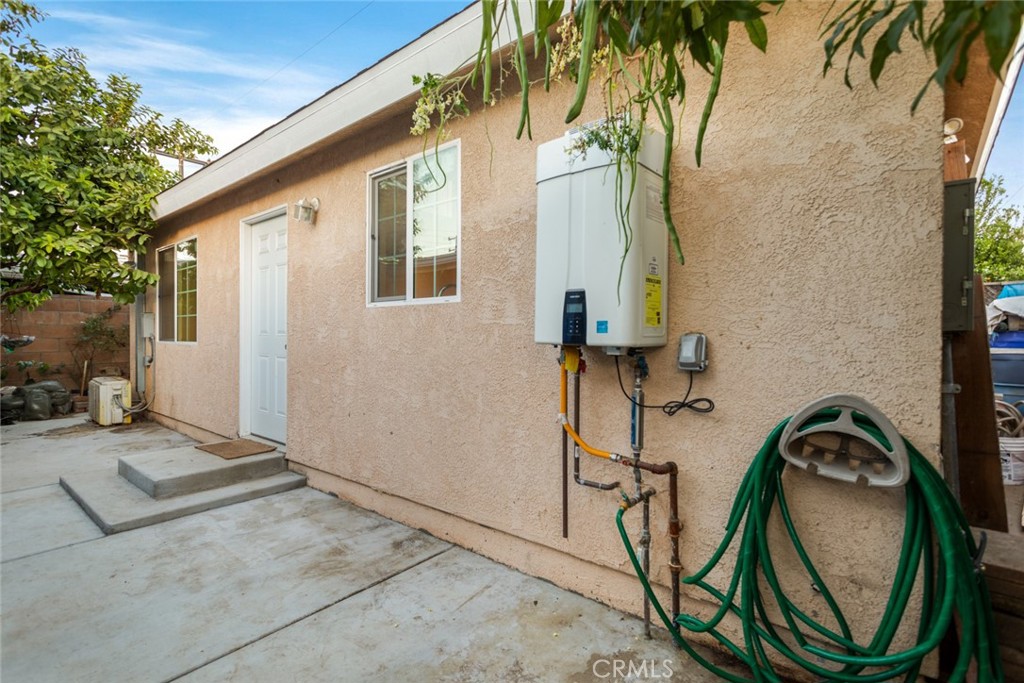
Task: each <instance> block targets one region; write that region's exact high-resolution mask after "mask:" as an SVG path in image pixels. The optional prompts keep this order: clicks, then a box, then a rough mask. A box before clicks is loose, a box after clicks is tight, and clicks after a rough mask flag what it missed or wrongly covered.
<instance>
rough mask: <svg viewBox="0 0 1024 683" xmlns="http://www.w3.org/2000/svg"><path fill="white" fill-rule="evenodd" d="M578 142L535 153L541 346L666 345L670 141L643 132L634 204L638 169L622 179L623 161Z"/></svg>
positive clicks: (563, 141) (537, 334)
mask: <svg viewBox="0 0 1024 683" xmlns="http://www.w3.org/2000/svg"><path fill="white" fill-rule="evenodd" d="M573 136H574V133H573V132H570V133H568V134H566V135H565V136H564V137H562V138H560V139H558V140H553V141H551V142H547V143H545V144H542V145H540V146H539V147H538V148H537V276H536V293H535V296H536V300H535V304H536V308H535V314H536V318H535V321H534V341H536V342H537V343H539V344H555V345H563V344H564V345H588V346H598V347H605V348H606V350H610V349H612V348H619V349H621V348H634V347H636V348H639V347H650V346H664V345H665V344H666V343H667V342H668V335H667V325H666V321H665V317H666V313H667V310H668V308H667V304H668V301H667V299H668V234H667V231H666V229H665V221H664V218H663V215H662V208H661V168H662V159H663V158H664V141H665V138H664V136H663V135H661V134H660V133H656V132H652V131H647V132H646V133H645V134H644V137H643V143H642V146H641V148H640V153H639V158H638V162H637V167H636V178H635V180H636V184H635V188H634V191H633V196H632V198H630V195H629V191H630V186H631V185H632V184H633V178H632V177H631V172H630V170H629V169H628V168H623V169H622V178H621V179H619V178H617V169H616V164H615V160H614V159H613V158H612V157H611V156H610V155H609V154H608V153H607V152H603V151H601V150H600V149H597V148H596V147H595V148H591V149H589V150H587V153H586V154H585V155H581V154H579V153H574V152H570V151H568V150H569V148H570V146H571V145H572V144H573V140H574V137H573ZM624 216H625V217H628V220H623V217H624ZM627 244H628V246H629V249H628V251H627V250H626V247H627ZM624 253H625V258H623V254H624ZM620 268H621V271H620ZM620 272H621V278H620Z"/></svg>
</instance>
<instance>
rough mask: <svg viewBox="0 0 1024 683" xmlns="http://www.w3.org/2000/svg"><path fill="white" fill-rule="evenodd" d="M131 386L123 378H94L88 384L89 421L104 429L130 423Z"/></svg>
mask: <svg viewBox="0 0 1024 683" xmlns="http://www.w3.org/2000/svg"><path fill="white" fill-rule="evenodd" d="M131 404H132V390H131V384H130V383H129V382H128V380H126V379H125V378H124V377H96V378H94V379H93V380H92V381H91V382H89V419H91V420H92V421H93V422H95V423H96V424H99V425H102V426H104V427H106V426H108V425H119V424H126V423H128V422H131V419H130V417H129V415H128V412H127V411H126V410H125V408H127V407H128V406H130V405H131Z"/></svg>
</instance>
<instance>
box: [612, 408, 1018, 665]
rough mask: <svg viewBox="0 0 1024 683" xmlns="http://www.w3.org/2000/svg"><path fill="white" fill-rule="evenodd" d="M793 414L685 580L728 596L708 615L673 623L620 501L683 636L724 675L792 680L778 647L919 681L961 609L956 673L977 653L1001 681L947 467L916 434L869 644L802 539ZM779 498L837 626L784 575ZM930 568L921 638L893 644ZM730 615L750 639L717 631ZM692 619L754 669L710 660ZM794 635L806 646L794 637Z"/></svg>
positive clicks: (797, 657) (796, 659) (862, 422)
mask: <svg viewBox="0 0 1024 683" xmlns="http://www.w3.org/2000/svg"><path fill="white" fill-rule="evenodd" d="M836 412H837V411H830V410H823V411H821V412H820V413H819V414H818V416H820V417H818V418H817V419H818V420H820V421H825V420H829V421H831V420H832V419H834V417H835V415H836ZM854 420H855V422H856V423H857V425H858V426H859V427H861V428H863V429H865V430H866V431H868V433H870V434H871V435H872V436H874V437H875V438H877V439H879V441H880V442H881V443H883V444H886V445H888V443H889V442H888V440H887V439H886V437H885V436H884V435H883V434H882V433H881V431H880V430H879V429H878V428H877V427H876V426H875V425H874V423H872V422H871V421H870V420H868V419H865V418H861V417H860V416H859V415H856V416H855V417H854ZM788 422H789V420H788V419H787V420H784V421H783V422H782V423H780V424H779V425H778V426H777V427H776V428H775V429H774V430H773V431H772V433H771V434H770V435H769V437H768V439H767V441H765V443H764V445H763V446H762V447H761V450H760V451H759V452H758V454H757V457H756V458H755V459H754V462H753V463H752V464H751V466H750V469H748V470H747V473H746V475H745V476H744V477H743V481H742V483H741V484H740V489H739V493H738V494H737V496H736V500H735V501H734V502H733V506H732V511H731V513H730V515H729V521H728V524H727V526H726V533H725V537H724V538H723V539H722V542H721V543H720V544H719V546H718V548H717V549H716V550H715V552H714V554H713V555H712V557H711V559H710V560H709V561H708V563H707V564H706V565H704V566H703V567H702V568H701V569H700V570H699V571H697V572H696V573H695V574H693V575H692V576H688V577H685V578H684V579H683V580H682V582H683V583H684V584H689V585H693V586H697V587H699V588H701V589H703V590H704V591H705V592H707V593H708V594H709V595H711V596H712V597H713V598H714V599H715V600H716V601H717V602H719V603H721V607H720V608H719V609H718V610H717V612H716V613H715V614H714V616H712V617H711V618H710V619H708V620H707V621H701V620H700V619H698V618H697V617H694V616H691V615H687V614H681V615H679V617H678V618H677V619H676V620H675V621H674V622H673V620H672V619H671V618H669V616H668V615H667V614H666V613H665V610H664V609H663V608H662V606H661V604H660V603H659V602H658V599H657V597H656V596H655V595H654V592H653V591H652V590H651V586H650V583H649V582H648V581H647V578H646V577H645V576H644V573H643V572H642V571H641V569H640V564H639V562H638V561H637V557H636V553H635V552H634V551H633V546H632V543H631V542H630V540H629V536H628V534H627V533H626V530H625V528H624V526H623V522H622V515H623V513H624V512H625V510H626V506H623V507H621V508H620V509H619V511H618V514H617V515H616V518H615V521H616V525H617V526H618V529H619V535H620V536H621V537H622V542H623V543H624V544H625V546H626V552H627V553H628V554H629V559H630V561H631V562H632V564H633V569H634V570H635V571H636V573H637V576H638V577H639V578H640V582H641V584H642V585H643V588H644V591H646V593H647V595H648V596H649V597H650V599H651V602H652V604H653V605H654V608H655V611H656V612H657V613H658V616H659V617H660V618H661V620H662V622H663V623H664V624H665V626H666V628H668V630H669V631H670V632H671V634H672V638H673V639H674V640H675V642H676V644H677V645H678V646H679V647H680V648H682V649H683V650H684V651H686V652H687V654H689V655H690V656H691V657H693V658H694V659H695V660H696V661H697V662H698V663H700V664H701V665H702V666H704V667H705V668H707V669H708V670H710V671H712V672H713V673H714V674H715V675H717V676H719V677H721V678H723V679H725V680H728V681H732V682H733V683H749V682H750V681H756V682H758V683H760V682H761V681H768V682H770V683H780V682H781V681H783V680H785V679H784V675H783V674H781V673H779V672H778V671H776V669H775V667H774V665H773V664H772V662H771V661H770V660H769V656H768V653H769V651H770V650H772V651H774V652H777V653H779V654H781V655H782V656H783V657H784V658H785V659H786V660H788V661H789V662H790V663H791V664H792V665H793V666H795V667H799V668H801V669H803V670H805V671H807V672H809V673H810V674H811V675H813V676H815V677H817V678H819V679H823V680H828V681H843V682H849V683H854V682H859V683H871V682H875V681H887V680H897V679H900V678H901V677H902V680H904V681H908V682H909V681H914V680H915V679H916V677H917V675H918V671H919V669H920V667H921V662H922V660H923V658H924V657H925V655H927V654H928V653H929V652H931V651H932V650H934V649H935V648H936V647H937V646H938V645H939V642H940V641H941V640H942V638H943V636H944V635H945V634H946V631H947V629H948V628H949V625H950V623H951V621H952V619H953V615H954V613H955V614H956V615H957V616H958V618H959V627H960V652H959V655H958V657H957V661H956V664H955V666H954V668H953V671H952V674H951V675H950V678H949V681H951V682H952V683H958V682H959V681H963V680H964V676H965V674H966V673H967V670H968V667H969V666H970V664H971V661H972V660H973V661H975V662H976V663H977V674H978V680H979V681H981V682H982V683H990V682H994V683H1002V681H1003V673H1002V665H1001V662H1000V658H999V646H998V644H997V642H996V639H995V634H994V625H993V619H992V611H991V605H990V602H989V596H988V589H987V587H986V585H985V580H984V577H983V576H982V574H981V572H980V569H979V566H978V563H977V555H978V549H977V546H976V545H975V542H974V538H973V537H972V535H971V531H970V527H969V526H968V524H967V520H966V519H965V518H964V516H963V512H962V510H961V509H960V506H959V505H958V504H957V502H956V500H955V499H954V498H953V497H952V495H951V494H950V493H949V489H948V488H947V486H946V483H945V482H944V481H943V480H942V478H941V476H940V475H939V473H938V472H936V470H935V468H934V467H932V465H931V463H929V462H928V461H927V460H926V459H925V458H924V456H922V455H921V454H920V453H919V452H918V451H917V450H916V449H915V448H914V446H913V445H912V444H911V443H910V442H909V441H907V440H906V439H904V443H905V444H906V447H907V452H908V454H909V457H910V466H911V477H910V481H909V482H908V483H907V485H906V487H905V491H906V522H905V525H904V533H903V543H902V549H901V552H900V559H899V564H898V567H897V570H896V574H895V579H894V582H893V585H892V590H891V592H890V594H889V598H888V601H887V603H886V607H885V611H884V612H883V614H882V617H881V619H880V621H879V624H878V628H877V630H876V632H875V634H874V636H873V637H872V638H871V642H870V643H868V644H867V645H861V644H859V643H857V642H855V641H854V639H853V635H852V633H851V631H850V627H849V625H848V623H847V621H846V619H845V618H844V617H843V615H842V613H841V611H840V610H839V606H838V604H837V603H836V601H835V599H834V598H833V596H832V594H831V593H830V592H829V590H828V588H827V586H826V585H825V581H824V580H823V579H822V577H821V575H820V574H819V573H818V571H817V570H816V569H815V567H814V564H813V562H812V561H811V559H810V557H809V556H808V554H807V551H806V549H805V548H804V546H803V544H802V543H801V542H800V538H799V536H798V535H797V532H796V528H795V526H794V524H793V520H792V518H791V516H790V513H789V508H788V506H787V505H786V497H785V491H784V489H783V486H782V471H783V469H784V468H785V465H786V461H785V460H784V459H783V458H782V456H781V455H780V454H779V440H780V436H781V434H782V431H783V429H784V428H785V427H786V425H787V423H788ZM810 424H814V422H813V421H812V422H811V423H810ZM776 503H778V510H779V514H780V515H781V516H782V521H783V523H784V524H785V527H786V529H787V531H788V533H789V538H790V541H791V542H792V544H793V548H794V549H795V550H796V552H797V555H798V556H799V558H800V561H801V563H802V564H803V566H804V569H805V570H806V571H807V574H808V576H809V577H810V578H811V580H812V581H813V582H814V585H815V586H816V587H817V588H818V589H819V590H820V593H821V597H822V598H823V599H824V601H825V603H826V604H827V605H828V608H829V610H830V612H831V614H832V617H833V618H834V620H835V623H836V624H838V628H839V632H838V633H837V632H835V631H834V630H832V629H830V628H828V627H826V626H825V625H823V624H821V623H820V622H818V621H815V620H814V619H812V618H811V617H810V616H809V615H807V614H806V613H805V612H803V611H801V610H800V609H799V608H798V607H797V606H796V605H795V604H794V603H793V602H792V601H791V600H790V599H789V598H788V597H787V596H786V594H785V593H784V592H783V590H782V588H781V586H780V584H779V579H778V576H777V574H776V571H775V567H774V565H773V563H772V556H771V550H770V548H769V546H768V530H767V525H768V519H769V517H770V515H771V513H772V511H773V509H774V507H775V505H776ZM741 526H742V534H741V535H740V541H739V542H740V551H739V554H738V559H737V566H736V569H735V571H734V573H733V576H732V579H731V581H730V582H729V586H728V588H727V589H726V590H725V591H724V592H723V591H721V590H719V589H717V588H715V587H714V586H712V585H710V584H709V583H707V582H706V581H705V577H706V576H707V575H708V574H709V573H710V572H711V571H712V570H713V569H714V568H715V567H716V566H717V564H718V563H719V561H720V560H721V558H722V556H723V555H724V554H725V552H726V550H727V549H728V548H729V546H730V545H731V544H732V542H733V540H734V538H735V536H736V534H737V532H738V531H740V530H741ZM933 539H934V541H933ZM933 543H934V545H933ZM922 567H923V570H922V571H921V573H922V580H923V596H922V597H923V599H922V601H921V611H920V614H919V615H918V617H919V620H920V621H919V624H920V625H919V627H918V633H917V642H916V644H915V645H914V646H913V647H911V648H909V649H906V650H903V651H901V652H892V653H890V652H889V648H890V645H891V644H892V641H893V639H894V637H895V635H896V632H897V629H898V628H899V625H900V623H901V621H902V620H903V616H904V613H905V610H906V607H907V603H908V602H909V599H910V596H911V594H912V592H913V590H914V583H915V581H916V579H917V575H918V573H919V569H921V568H922ZM762 586H767V588H768V593H767V594H765V593H763V589H762ZM767 600H772V601H773V603H774V605H775V607H776V608H777V609H778V610H779V612H781V614H782V618H783V620H784V621H785V624H786V626H787V628H788V631H789V635H788V636H783V635H782V634H780V632H779V630H777V629H776V627H775V626H774V625H773V624H772V623H771V621H769V619H768V616H767V611H766V605H767V604H768V603H767ZM730 613H731V614H733V615H735V616H736V617H738V618H739V621H740V624H741V625H742V629H743V643H742V646H741V645H740V644H738V643H734V642H733V641H731V640H730V639H729V638H727V637H726V636H725V635H723V634H722V633H721V632H720V631H719V630H718V625H719V624H720V623H721V622H722V620H723V618H724V617H725V615H726V614H730ZM804 627H806V628H807V629H809V630H810V631H811V633H810V637H812V638H816V639H818V640H819V642H820V641H821V640H827V641H830V643H831V646H830V647H822V646H820V645H816V644H814V643H813V642H811V641H809V640H808V636H807V635H806V634H805V632H803V631H802V630H801V629H802V628H804ZM683 629H685V630H686V631H691V632H694V633H708V634H709V635H711V636H712V637H713V638H714V639H715V640H717V641H718V642H719V643H720V644H721V645H723V646H724V647H725V648H726V649H727V650H728V651H729V652H731V653H732V654H733V655H734V656H735V657H737V658H738V659H739V660H740V661H742V662H743V663H744V664H746V665H747V667H748V668H749V669H750V671H751V673H752V674H753V678H747V677H744V676H741V675H738V674H735V673H732V672H730V671H727V670H725V669H723V668H721V667H718V666H716V665H714V664H712V663H711V662H709V661H708V660H707V659H705V658H704V657H702V656H701V655H700V654H699V653H698V652H697V651H696V650H694V649H693V647H691V646H690V644H689V643H688V642H687V641H686V639H685V638H684V637H683ZM794 642H795V643H796V647H794V646H792V645H791V643H794ZM822 661H824V662H827V663H829V664H830V665H831V667H833V668H829V666H823V665H822V664H820V663H819V662H822Z"/></svg>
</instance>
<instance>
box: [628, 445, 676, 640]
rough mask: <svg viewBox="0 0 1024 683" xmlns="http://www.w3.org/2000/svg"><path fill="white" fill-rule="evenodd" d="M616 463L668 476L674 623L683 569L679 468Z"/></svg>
mask: <svg viewBox="0 0 1024 683" xmlns="http://www.w3.org/2000/svg"><path fill="white" fill-rule="evenodd" d="M617 462H618V463H619V464H621V465H624V466H625V467H635V468H637V469H641V470H644V471H646V472H650V473H651V474H667V475H668V508H669V511H668V515H669V517H668V535H669V541H670V542H671V545H672V558H671V560H670V561H669V565H668V568H669V572H671V576H672V619H673V621H674V620H675V618H676V617H678V616H679V601H680V595H679V592H680V591H679V575H680V574H681V573H682V569H683V568H682V565H681V564H680V562H679V531H680V525H679V468H678V467H677V466H676V464H675V463H674V462H672V461H669V462H666V463H651V462H644V461H643V460H638V459H635V458H622V459H620V460H618V461H617Z"/></svg>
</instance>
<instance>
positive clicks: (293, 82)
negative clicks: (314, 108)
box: [30, 0, 1024, 205]
mask: <svg viewBox="0 0 1024 683" xmlns="http://www.w3.org/2000/svg"><path fill="white" fill-rule="evenodd" d="M468 2H469V0H454V1H438V0H419V1H417V0H412V1H409V0H348V1H330V0H321V1H317V2H280V1H270V0H264V1H253V0H237V1H233V2H206V1H202V0H191V1H189V0H177V1H175V2H158V1H157V2H152V1H142V0H135V1H128V0H122V1H119V2H108V1H101V0H95V1H93V0H77V1H74V2H68V1H50V0H39V1H37V3H36V4H37V6H38V7H39V8H40V9H41V10H43V11H44V12H46V13H47V14H48V15H49V17H48V18H47V19H45V20H44V21H43V22H42V23H40V24H37V25H36V26H34V27H33V28H32V29H31V31H30V34H31V35H32V36H33V37H35V38H36V39H37V40H39V41H40V42H41V43H42V44H43V45H46V46H47V47H51V48H54V47H63V46H73V47H76V48H78V49H80V50H81V51H82V52H83V53H84V54H85V55H86V57H87V58H88V63H89V67H90V69H91V70H92V72H93V73H94V75H96V76H98V77H100V78H103V77H106V75H108V74H110V73H123V74H125V75H127V76H128V77H129V78H130V79H131V80H133V81H135V82H136V83H139V84H140V85H142V88H143V97H142V100H143V103H144V104H146V105H149V106H151V107H153V108H154V109H156V110H157V111H160V112H162V113H163V114H164V115H165V116H167V117H168V118H175V117H177V118H180V119H182V120H184V121H186V122H187V123H189V124H191V125H193V126H195V127H196V128H199V129H200V130H202V131H204V132H206V133H209V134H210V135H212V136H213V138H214V140H215V143H216V145H217V147H218V149H219V150H220V152H221V153H222V154H223V153H226V152H229V151H230V150H232V149H234V148H235V147H237V146H238V145H240V144H242V143H243V142H245V141H246V140H248V139H250V138H251V137H253V136H255V135H257V134H258V133H259V132H261V131H262V130H264V129H265V128H267V127H268V126H270V125H272V124H274V123H276V122H277V121H280V120H281V119H282V118H284V117H286V116H287V115H288V114H290V113H292V112H294V111H295V110H297V109H299V108H301V107H302V106H304V105H306V104H308V103H309V102H311V101H313V100H314V99H316V98H317V97H319V96H320V95H322V94H323V93H325V92H327V91H328V90H330V89H331V88H333V87H335V86H337V85H339V84H340V83H342V82H344V81H345V80H347V79H349V78H351V77H352V76H354V75H355V74H357V73H358V72H359V71H361V70H362V69H365V68H367V67H369V66H371V65H373V64H374V63H375V62H377V61H378V60H379V59H381V58H382V57H385V56H387V55H388V54H389V53H391V52H392V51H394V50H396V49H398V48H400V47H402V46H403V45H405V44H406V43H408V42H410V41H412V40H414V39H415V38H417V37H418V36H420V35H421V34H422V33H423V32H425V31H427V30H429V29H430V28H432V27H433V26H435V25H436V24H438V23H440V22H442V21H444V20H445V19H446V18H448V17H449V16H451V15H452V14H454V13H456V12H458V11H459V10H461V9H462V8H463V7H465V6H466V5H467V4H468ZM908 106H909V105H908ZM985 175H986V176H987V177H993V176H996V175H1000V176H1002V177H1003V178H1004V186H1005V188H1006V190H1007V193H1006V197H1005V199H1006V201H1007V203H1012V204H1017V205H1024V83H1022V84H1021V86H1020V87H1018V88H1017V89H1016V93H1015V96H1014V98H1013V99H1012V100H1011V104H1010V109H1009V111H1008V113H1007V116H1006V118H1005V119H1004V122H1003V127H1002V129H1001V130H1000V133H999V136H998V138H997V140H996V145H995V148H994V150H993V153H992V156H991V157H990V159H989V163H988V167H987V169H986V173H985Z"/></svg>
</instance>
